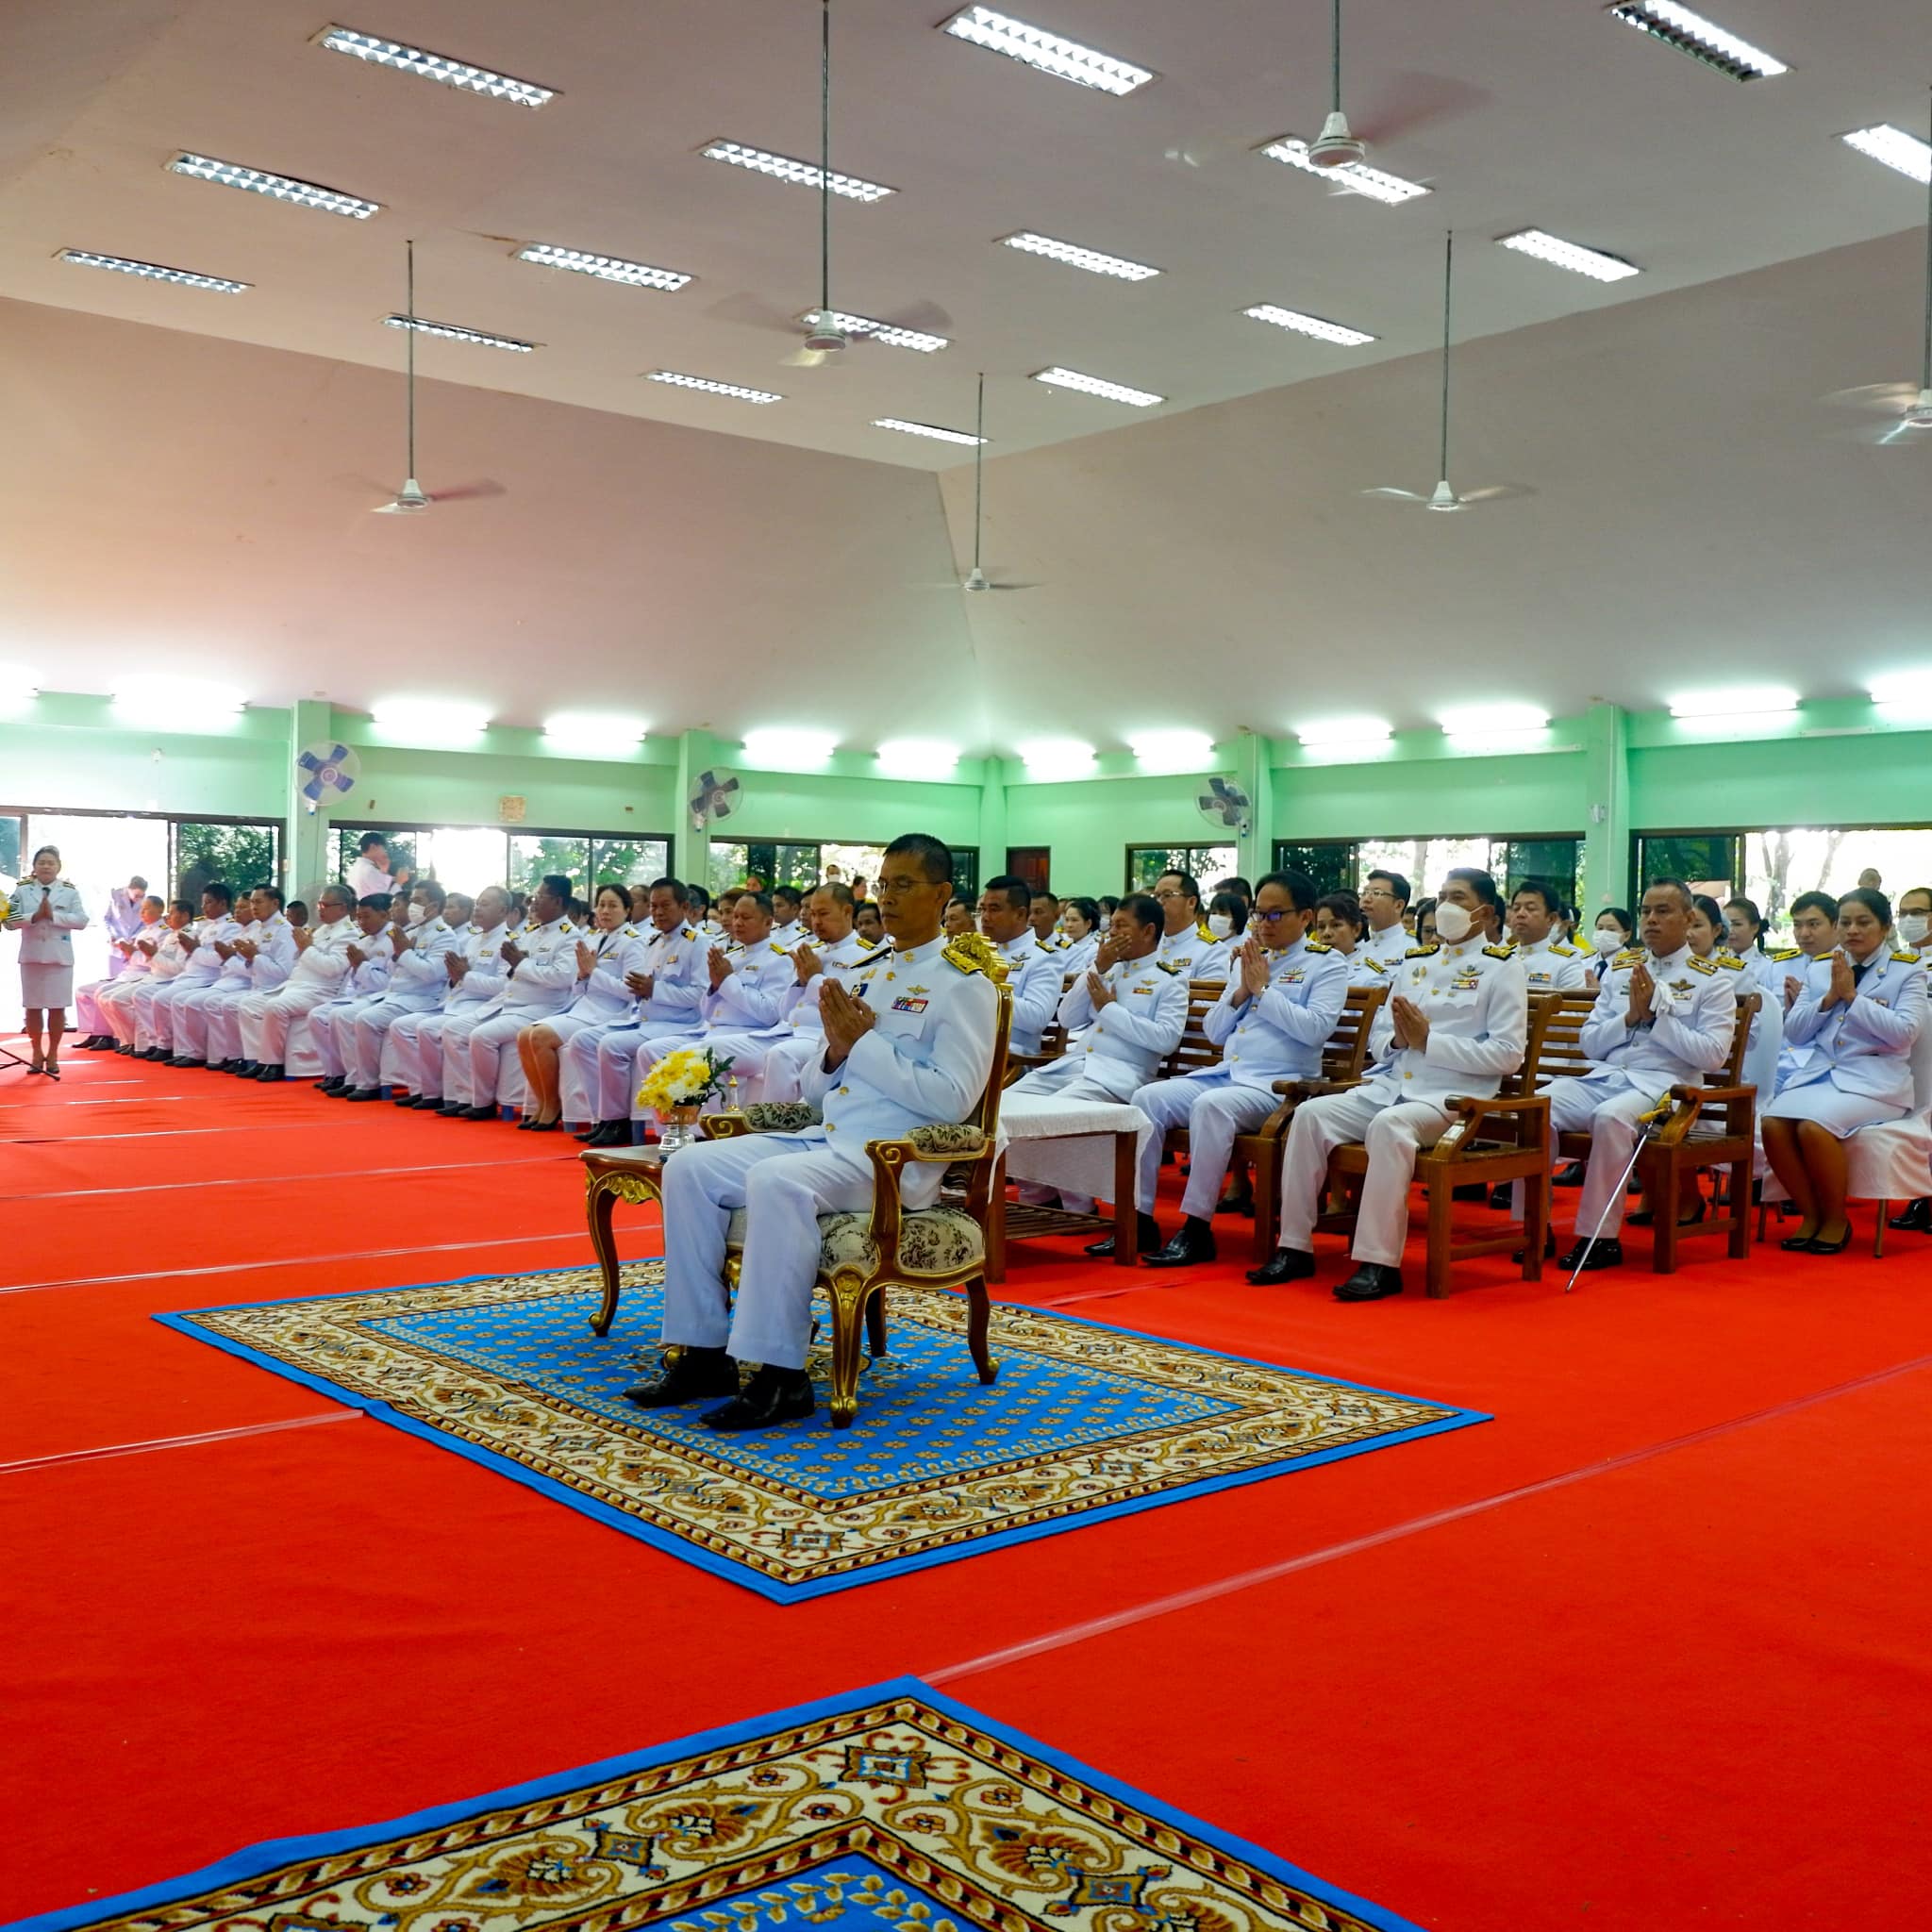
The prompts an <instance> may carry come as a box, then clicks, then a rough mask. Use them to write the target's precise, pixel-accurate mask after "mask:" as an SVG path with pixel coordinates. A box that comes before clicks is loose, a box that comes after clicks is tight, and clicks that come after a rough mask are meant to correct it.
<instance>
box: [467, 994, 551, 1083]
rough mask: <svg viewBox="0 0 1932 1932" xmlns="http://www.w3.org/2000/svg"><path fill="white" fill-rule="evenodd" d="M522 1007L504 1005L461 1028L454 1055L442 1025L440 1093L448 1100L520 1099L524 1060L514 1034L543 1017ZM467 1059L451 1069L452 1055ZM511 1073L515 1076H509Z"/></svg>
mask: <svg viewBox="0 0 1932 1932" xmlns="http://www.w3.org/2000/svg"><path fill="white" fill-rule="evenodd" d="M547 1017H548V1015H546V1014H543V1013H532V1012H531V1011H530V1010H529V1009H528V1008H525V1007H506V1008H503V1010H502V1011H501V1012H498V1013H492V1014H491V1016H490V1018H489V1019H487V1020H484V1021H481V1022H479V1023H478V1024H476V1025H474V1026H471V1027H468V1028H466V1029H465V1030H464V1034H463V1043H462V1052H461V1054H460V1056H454V1055H453V1054H452V1051H451V1047H450V1032H451V1029H450V1028H449V1027H447V1026H445V1027H444V1028H443V1033H442V1040H443V1048H442V1068H443V1089H442V1091H443V1092H444V1094H445V1095H446V1096H447V1097H448V1098H449V1099H451V1100H458V1099H460V1100H462V1101H463V1104H464V1105H465V1106H467V1107H494V1106H496V1105H497V1104H498V1103H499V1102H501V1103H502V1104H503V1105H504V1106H506V1107H508V1106H511V1105H513V1104H514V1103H515V1102H517V1101H519V1100H521V1099H522V1098H523V1092H524V1062H523V1058H522V1057H521V1056H520V1055H519V1054H518V1052H517V1035H518V1034H519V1033H521V1032H522V1031H523V1030H524V1028H525V1026H533V1025H535V1024H537V1023H538V1022H539V1021H541V1020H543V1019H546V1018H547ZM454 1058H462V1059H463V1060H465V1061H467V1066H466V1067H463V1068H453V1065H452V1061H453V1059H454ZM512 1075H514V1076H515V1077H514V1079H512V1077H511V1076H512Z"/></svg>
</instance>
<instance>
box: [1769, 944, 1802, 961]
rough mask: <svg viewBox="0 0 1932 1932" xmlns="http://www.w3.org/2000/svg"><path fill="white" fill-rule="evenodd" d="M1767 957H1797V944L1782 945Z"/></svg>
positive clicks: (1779, 958) (1781, 958) (1780, 958)
mask: <svg viewBox="0 0 1932 1932" xmlns="http://www.w3.org/2000/svg"><path fill="white" fill-rule="evenodd" d="M1766 957H1767V958H1773V959H1777V960H1780V961H1782V960H1785V959H1795V958H1797V957H1798V949H1797V947H1796V946H1780V947H1779V948H1778V949H1777V951H1776V952H1774V953H1771V954H1768V955H1766Z"/></svg>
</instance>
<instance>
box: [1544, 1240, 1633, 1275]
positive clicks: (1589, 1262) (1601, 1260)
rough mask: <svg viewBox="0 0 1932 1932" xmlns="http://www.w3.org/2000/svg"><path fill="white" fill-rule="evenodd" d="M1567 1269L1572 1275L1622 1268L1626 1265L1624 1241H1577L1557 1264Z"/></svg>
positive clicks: (1598, 1272)
mask: <svg viewBox="0 0 1932 1932" xmlns="http://www.w3.org/2000/svg"><path fill="white" fill-rule="evenodd" d="M1623 1265H1624V1243H1623V1242H1622V1241H1595V1242H1591V1241H1577V1242H1575V1243H1574V1245H1573V1246H1572V1247H1571V1249H1570V1251H1569V1252H1568V1253H1567V1254H1566V1255H1565V1256H1564V1257H1563V1258H1562V1259H1561V1260H1560V1261H1558V1262H1557V1267H1559V1268H1567V1269H1569V1270H1570V1271H1571V1273H1572V1274H1575V1273H1577V1272H1579V1271H1580V1272H1581V1273H1583V1274H1601V1273H1602V1272H1603V1270H1604V1269H1606V1268H1621V1267H1622V1266H1623Z"/></svg>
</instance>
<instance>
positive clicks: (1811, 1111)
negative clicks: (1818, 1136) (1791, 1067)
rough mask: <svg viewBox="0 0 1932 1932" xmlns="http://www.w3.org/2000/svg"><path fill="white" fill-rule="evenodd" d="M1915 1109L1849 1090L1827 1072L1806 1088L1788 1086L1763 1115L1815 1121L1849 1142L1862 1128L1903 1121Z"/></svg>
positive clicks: (1769, 1118)
mask: <svg viewBox="0 0 1932 1932" xmlns="http://www.w3.org/2000/svg"><path fill="white" fill-rule="evenodd" d="M1910 1112H1911V1108H1909V1107H1905V1106H1902V1105H1901V1104H1900V1103H1898V1102H1897V1101H1892V1100H1874V1098H1873V1097H1872V1095H1871V1094H1869V1093H1849V1092H1847V1091H1845V1090H1844V1089H1843V1088H1842V1087H1840V1085H1839V1084H1838V1081H1837V1078H1836V1077H1835V1076H1834V1075H1832V1074H1826V1076H1825V1077H1824V1079H1822V1080H1807V1081H1806V1082H1805V1084H1804V1085H1803V1086H1802V1087H1787V1088H1786V1089H1785V1090H1784V1091H1783V1092H1782V1093H1780V1094H1779V1095H1778V1096H1777V1098H1776V1099H1775V1100H1774V1101H1773V1102H1772V1103H1771V1105H1770V1106H1769V1107H1767V1108H1765V1109H1764V1112H1763V1115H1762V1118H1763V1119H1765V1120H1768V1121H1814V1122H1816V1123H1817V1124H1818V1125H1819V1126H1821V1127H1823V1128H1824V1131H1825V1132H1826V1133H1827V1134H1830V1135H1832V1136H1833V1137H1834V1138H1835V1139H1837V1140H1840V1141H1848V1140H1850V1139H1851V1137H1852V1136H1853V1135H1854V1134H1856V1133H1857V1131H1858V1129H1859V1128H1860V1127H1875V1126H1876V1125H1878V1124H1879V1123H1880V1122H1881V1121H1897V1120H1903V1119H1904V1118H1905V1117H1906V1115H1907V1114H1908V1113H1910Z"/></svg>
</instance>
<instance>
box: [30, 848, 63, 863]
mask: <svg viewBox="0 0 1932 1932" xmlns="http://www.w3.org/2000/svg"><path fill="white" fill-rule="evenodd" d="M43 858H51V859H52V860H53V861H54V863H55V864H56V865H58V864H59V863H60V862H61V861H60V848H59V846H58V845H42V847H41V848H40V849H39V850H38V851H37V852H36V853H35V854H34V863H35V864H36V865H38V864H40V862H41V860H42V859H43Z"/></svg>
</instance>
